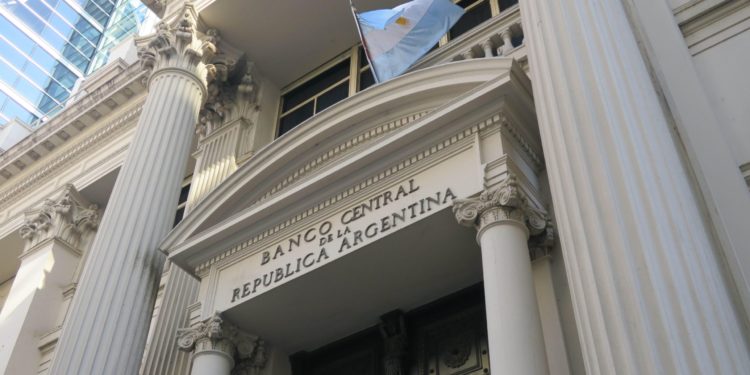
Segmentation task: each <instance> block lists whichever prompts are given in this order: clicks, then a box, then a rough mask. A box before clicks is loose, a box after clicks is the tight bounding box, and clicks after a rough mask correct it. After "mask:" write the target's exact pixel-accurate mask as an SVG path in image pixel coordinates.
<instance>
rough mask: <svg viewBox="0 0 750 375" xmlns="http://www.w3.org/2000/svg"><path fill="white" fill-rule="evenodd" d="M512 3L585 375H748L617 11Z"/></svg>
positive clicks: (703, 233)
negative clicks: (522, 34)
mask: <svg viewBox="0 0 750 375" xmlns="http://www.w3.org/2000/svg"><path fill="white" fill-rule="evenodd" d="M520 6H521V15H522V17H523V24H524V31H525V35H526V41H527V45H528V47H529V49H530V50H529V65H530V67H531V72H532V76H533V77H534V101H535V105H536V107H537V117H538V118H539V128H540V132H541V137H542V142H543V146H544V154H545V159H546V163H547V171H548V174H549V180H550V187H551V191H552V196H553V202H554V205H555V214H556V217H557V223H558V227H559V235H560V238H561V241H562V249H563V255H564V258H565V265H566V268H567V275H568V278H569V281H570V287H571V295H572V298H573V304H574V310H575V314H576V319H577V323H578V324H577V326H578V330H579V336H580V340H581V344H582V349H583V356H584V361H585V365H586V369H587V372H588V373H589V374H615V373H617V374H688V373H689V374H738V373H744V372H746V371H747V369H748V368H750V358H748V357H749V356H748V349H747V346H746V342H745V338H744V337H743V332H745V329H744V327H742V325H741V324H740V321H739V320H738V316H737V314H736V312H735V309H734V306H733V304H734V301H733V300H732V298H731V296H730V295H729V292H728V290H730V288H729V287H728V286H727V285H726V284H725V281H724V280H725V277H724V276H725V275H723V274H722V273H723V272H724V271H723V269H722V267H721V265H720V261H719V258H718V256H717V253H718V251H717V249H716V248H715V244H714V243H713V242H712V240H711V238H710V236H709V234H708V229H707V227H706V224H705V222H704V216H703V215H702V213H701V210H700V206H699V203H698V199H697V198H696V196H695V195H694V194H695V193H694V189H693V188H694V186H693V182H692V181H691V180H690V179H689V178H688V174H687V172H686V168H685V165H684V162H683V160H682V159H681V154H680V151H679V149H678V147H677V146H676V143H677V142H675V140H674V139H673V135H672V134H671V132H670V123H669V121H668V120H667V118H666V117H665V115H664V112H663V110H662V108H661V106H660V103H659V99H658V97H657V94H656V91H655V89H654V87H653V83H652V81H651V79H650V76H649V74H648V71H647V68H646V64H645V62H644V60H643V57H642V56H641V52H640V50H639V48H638V45H637V43H636V38H635V34H634V32H633V30H632V28H631V26H630V23H629V22H628V19H627V15H626V12H625V9H624V8H623V5H622V3H621V2H620V1H618V0H604V1H598V0H597V1H595V0H561V1H552V2H550V1H545V0H521V1H520ZM706 126H710V124H706Z"/></svg>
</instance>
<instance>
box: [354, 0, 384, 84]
mask: <svg viewBox="0 0 750 375" xmlns="http://www.w3.org/2000/svg"><path fill="white" fill-rule="evenodd" d="M349 6H350V7H351V8H352V17H354V24H355V25H357V33H358V34H359V40H361V41H362V49H363V50H364V51H365V58H366V59H367V63H368V64H370V73H372V78H373V79H375V83H380V81H379V80H378V75H377V74H375V66H374V65H372V60H371V59H370V51H368V50H367V43H365V37H364V35H363V34H362V28H361V27H360V26H359V18H357V10H356V9H354V3H352V0H349Z"/></svg>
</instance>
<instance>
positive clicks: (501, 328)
mask: <svg viewBox="0 0 750 375" xmlns="http://www.w3.org/2000/svg"><path fill="white" fill-rule="evenodd" d="M527 238H528V236H527V231H526V229H525V228H522V227H520V226H519V224H518V223H515V222H505V223H497V224H495V225H492V226H490V227H489V228H486V229H485V230H484V231H483V233H481V234H480V235H479V242H480V245H481V246H482V269H483V275H484V300H485V306H486V307H485V308H486V310H487V336H488V338H489V346H490V367H491V369H492V373H495V374H519V375H526V374H529V375H531V374H538V375H544V374H549V369H548V367H547V357H546V352H545V348H544V339H543V336H542V325H541V320H540V318H539V308H538V305H537V300H536V294H535V291H534V280H533V278H532V274H531V263H530V261H529V252H528V251H529V248H528V245H527V244H526V241H527Z"/></svg>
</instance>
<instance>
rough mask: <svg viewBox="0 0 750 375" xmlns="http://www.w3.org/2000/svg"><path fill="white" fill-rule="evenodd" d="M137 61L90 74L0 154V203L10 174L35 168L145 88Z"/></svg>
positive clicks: (11, 175)
mask: <svg viewBox="0 0 750 375" xmlns="http://www.w3.org/2000/svg"><path fill="white" fill-rule="evenodd" d="M142 75H143V71H142V69H141V68H140V66H139V65H138V64H131V65H128V64H127V63H125V62H124V61H123V60H120V59H118V60H116V61H114V62H113V63H111V64H109V65H108V66H106V67H104V68H102V69H100V70H99V71H97V73H95V74H94V75H92V76H90V77H89V78H88V79H87V81H86V82H85V83H84V84H83V85H82V86H81V88H80V90H79V92H78V93H77V94H76V95H75V96H74V97H73V99H71V100H70V101H69V102H68V103H67V105H66V107H65V108H64V109H63V110H62V111H61V112H60V113H58V114H56V115H55V116H54V117H52V118H51V119H50V120H49V121H47V122H46V123H44V124H43V125H41V126H40V127H38V128H37V129H36V130H35V131H34V132H33V133H31V134H30V135H29V136H28V137H26V138H25V139H23V140H21V141H20V142H19V143H18V144H16V145H15V146H13V147H12V148H10V149H9V150H7V151H6V152H5V153H3V154H2V155H0V190H2V191H3V193H0V205H2V201H3V200H4V198H3V197H4V196H5V195H6V194H5V193H7V192H8V191H10V190H13V189H14V188H13V187H12V186H10V185H8V184H9V183H11V182H10V181H12V180H13V179H14V177H16V176H19V175H21V174H24V172H27V171H29V170H32V169H34V168H36V166H37V165H39V163H38V162H39V161H40V160H41V159H43V158H44V157H45V156H46V155H49V154H51V153H53V151H54V150H55V149H60V148H61V147H63V146H65V145H68V144H71V143H73V142H75V141H76V140H78V137H77V136H78V135H79V134H82V133H84V132H85V130H86V129H87V128H90V127H92V126H94V125H95V124H96V123H97V122H99V121H100V120H103V119H104V118H106V116H107V115H109V114H111V113H113V112H115V111H117V110H118V109H120V108H122V107H123V106H124V105H125V103H128V102H129V101H130V100H131V99H133V98H136V97H138V96H140V95H141V94H142V93H144V92H145V86H144V85H143V83H142V82H141V77H142Z"/></svg>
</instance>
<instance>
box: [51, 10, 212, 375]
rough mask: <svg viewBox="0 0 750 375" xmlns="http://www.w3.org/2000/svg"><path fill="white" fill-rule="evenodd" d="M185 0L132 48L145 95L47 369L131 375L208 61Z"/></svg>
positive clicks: (64, 373) (61, 374)
mask: <svg viewBox="0 0 750 375" xmlns="http://www.w3.org/2000/svg"><path fill="white" fill-rule="evenodd" d="M196 21H197V14H196V12H195V10H194V8H193V7H192V5H190V3H188V4H187V5H185V9H184V11H183V16H182V18H180V19H178V20H177V21H176V22H175V24H174V25H171V26H170V25H167V24H165V23H161V24H159V25H158V31H157V33H156V35H155V36H154V37H153V38H152V40H151V41H150V42H149V43H148V46H147V48H146V49H145V50H142V51H141V52H140V53H139V55H140V56H141V58H142V61H143V63H144V67H145V68H147V69H152V73H151V75H150V78H149V81H148V86H149V94H148V97H147V99H146V102H145V104H144V108H143V112H142V114H141V117H140V119H139V121H138V126H137V130H136V134H135V136H134V138H133V141H132V143H131V145H130V150H129V151H128V156H127V158H126V160H125V162H124V164H123V166H122V168H121V170H120V174H119V176H118V178H117V182H116V183H115V187H114V190H113V192H112V195H111V197H110V200H109V203H108V205H107V209H106V212H105V213H104V217H103V218H102V224H101V229H100V230H99V234H98V235H97V236H96V239H95V240H94V242H93V244H92V248H91V251H90V256H89V258H88V260H87V262H86V265H85V267H84V270H83V273H82V275H81V281H80V286H79V288H78V290H77V292H76V295H75V297H74V299H73V303H72V307H71V310H70V314H69V316H68V319H67V320H66V322H65V325H64V326H63V331H62V336H61V338H60V347H59V350H58V352H57V355H56V357H55V359H54V362H53V364H52V368H51V373H52V374H58V375H68V374H105V373H106V374H135V373H137V372H138V368H139V365H140V363H141V357H142V355H143V349H144V345H145V342H146V337H147V334H148V329H149V325H150V317H151V313H152V309H153V305H154V298H155V296H156V291H157V288H158V283H159V277H160V276H161V269H162V266H163V264H164V255H163V254H162V253H161V252H160V251H159V249H158V244H159V242H160V241H161V240H162V239H163V237H164V236H165V235H166V234H167V232H168V231H169V230H170V228H171V227H172V220H173V219H174V212H175V208H176V205H177V196H178V193H179V188H180V183H181V182H182V179H183V177H184V172H185V168H186V165H187V160H188V157H189V153H190V146H191V142H192V138H193V134H194V128H195V124H196V122H197V119H198V118H197V117H198V110H199V109H200V106H201V102H202V100H203V97H204V96H205V91H206V81H205V77H206V70H207V69H206V64H205V62H206V61H209V60H210V58H211V57H212V56H213V51H214V50H215V47H214V46H213V44H212V43H211V42H210V40H207V41H201V40H199V39H198V36H197V33H196V29H195V25H196Z"/></svg>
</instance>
